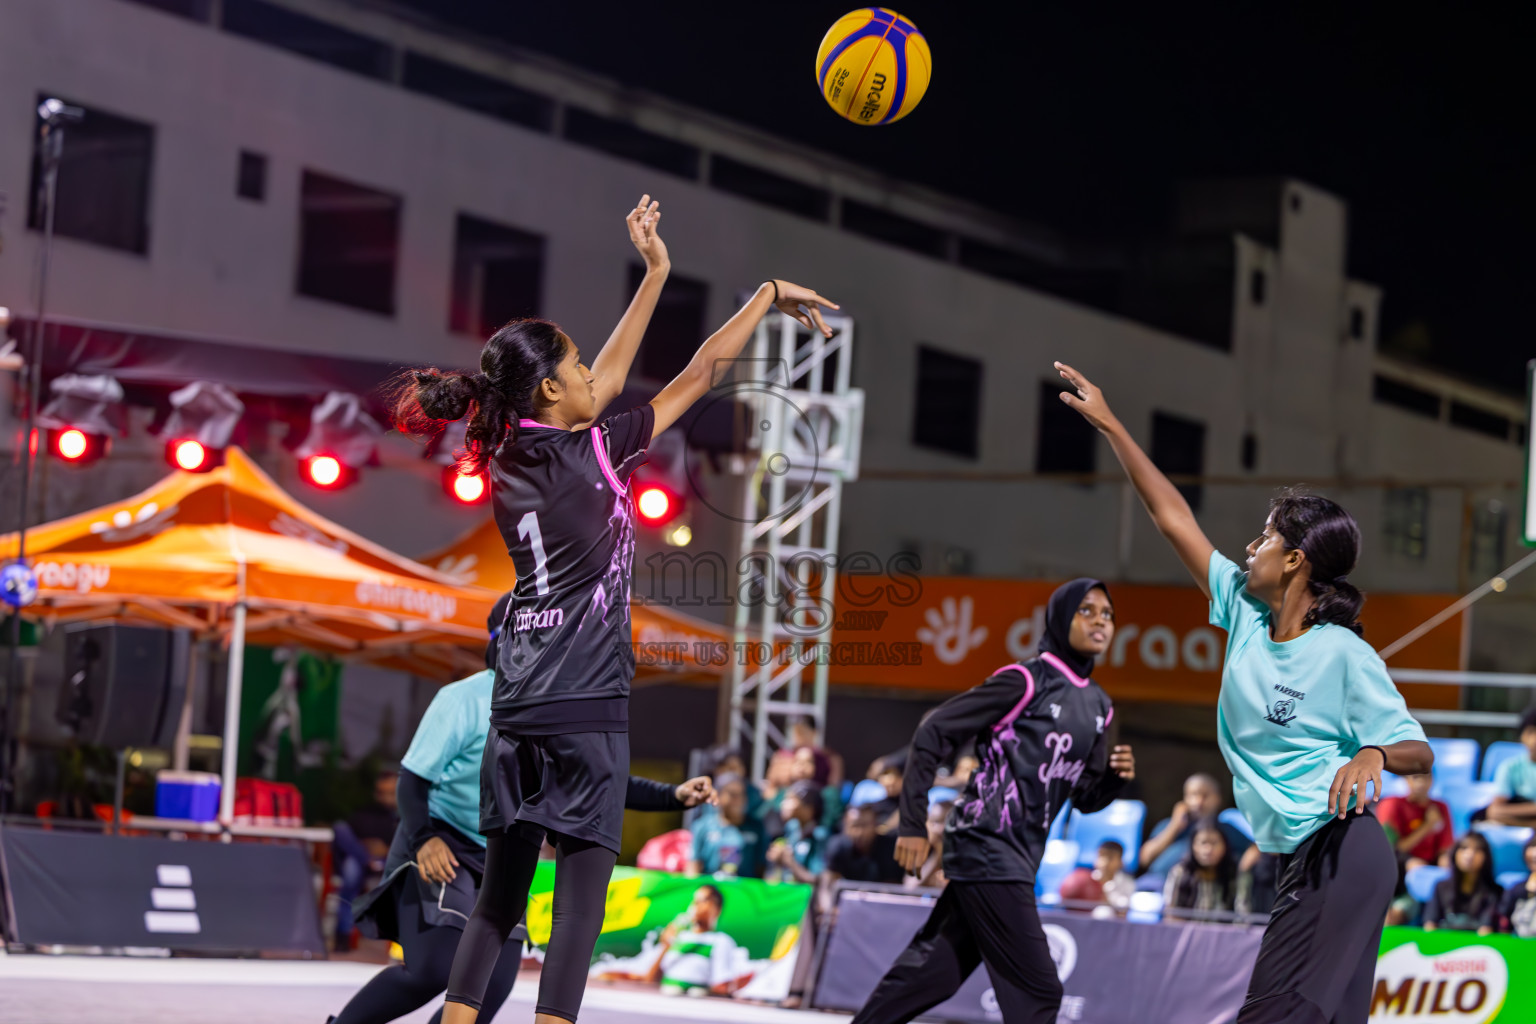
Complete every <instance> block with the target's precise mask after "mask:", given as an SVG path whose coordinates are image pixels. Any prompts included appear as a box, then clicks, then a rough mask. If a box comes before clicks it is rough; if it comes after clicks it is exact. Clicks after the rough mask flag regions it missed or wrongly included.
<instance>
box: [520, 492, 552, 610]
mask: <svg viewBox="0 0 1536 1024" xmlns="http://www.w3.org/2000/svg"><path fill="white" fill-rule="evenodd" d="M517 536H518V538H519V539H521V540H526V541H527V542H528V545H529V546H530V547H531V548H533V581H534V583H535V584H536V585H537V588H538V592H539V596H541V597H542V596H543V595H545V594H547V593H549V559H548V558H547V557H546V556H545V554H544V534H542V533H540V532H539V514H538V513H537V512H529V513H527V514H526V515H524V516H523V518H521V519H519V520H518V521H517Z"/></svg>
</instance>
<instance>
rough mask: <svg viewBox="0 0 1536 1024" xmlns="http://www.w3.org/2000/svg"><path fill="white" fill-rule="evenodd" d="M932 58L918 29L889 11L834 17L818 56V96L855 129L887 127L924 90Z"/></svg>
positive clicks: (874, 9) (864, 9)
mask: <svg viewBox="0 0 1536 1024" xmlns="http://www.w3.org/2000/svg"><path fill="white" fill-rule="evenodd" d="M932 69H933V58H932V57H931V56H930V54H929V53H928V40H926V39H924V38H923V36H922V33H920V32H918V30H917V26H916V25H914V24H912V23H911V22H910V21H908V20H907V19H906V18H903V17H902V16H901V15H899V14H897V13H896V12H895V11H893V10H891V9H890V8H888V7H861V8H860V9H859V10H857V11H850V12H849V13H847V14H845V15H843V16H842V17H841V18H838V19H837V21H836V23H834V24H833V26H832V27H831V28H830V29H828V30H827V34H826V36H825V37H823V38H822V40H821V49H819V50H817V51H816V82H817V84H819V85H820V86H821V95H822V96H823V97H824V98H825V99H826V101H827V103H828V104H830V105H831V107H832V109H833V110H835V111H837V112H838V113H839V114H841V115H842V116H843V117H846V118H847V119H848V120H850V121H852V122H853V123H854V124H890V123H891V122H892V121H900V120H901V119H902V118H903V117H906V116H907V115H908V114H910V113H911V112H912V108H913V107H915V106H917V104H918V102H919V101H920V100H921V99H922V98H923V93H925V92H927V91H928V78H929V76H930V75H931V74H932Z"/></svg>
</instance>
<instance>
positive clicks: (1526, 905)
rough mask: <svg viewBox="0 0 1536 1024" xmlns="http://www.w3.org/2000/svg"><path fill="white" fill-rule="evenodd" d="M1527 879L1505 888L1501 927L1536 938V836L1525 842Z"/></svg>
mask: <svg viewBox="0 0 1536 1024" xmlns="http://www.w3.org/2000/svg"><path fill="white" fill-rule="evenodd" d="M1525 869H1526V870H1527V871H1529V872H1530V874H1528V875H1527V876H1526V877H1525V881H1523V882H1516V883H1515V884H1514V885H1512V886H1510V887H1509V888H1508V889H1505V890H1504V898H1503V899H1501V900H1499V927H1500V928H1502V929H1503V930H1504V931H1506V932H1509V933H1510V934H1512V935H1518V936H1520V938H1522V939H1536V836H1532V837H1531V841H1530V842H1528V843H1526V844H1525Z"/></svg>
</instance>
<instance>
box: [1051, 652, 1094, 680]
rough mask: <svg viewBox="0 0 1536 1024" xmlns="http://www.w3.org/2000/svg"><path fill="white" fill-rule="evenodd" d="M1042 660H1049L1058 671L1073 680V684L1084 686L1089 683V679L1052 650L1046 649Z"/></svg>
mask: <svg viewBox="0 0 1536 1024" xmlns="http://www.w3.org/2000/svg"><path fill="white" fill-rule="evenodd" d="M1040 660H1041V661H1045V662H1049V663H1050V665H1051V666H1052V667H1053V668H1055V669H1056V671H1058V672H1060V673H1061V674H1062V675H1064V676H1066V677H1067V678H1068V679H1070V680H1072V685H1073V686H1077V687H1083V686H1087V685H1088V680H1086V679H1084V678H1083V677H1082V676H1080V675H1078V674H1077V673H1076V672H1073V671H1072V670H1071V669H1069V668H1067V663H1066V662H1064V661H1062V660H1061V659H1060V658H1058V657H1056V655H1054V654H1052V653H1051V652H1050V651H1045V652H1044V653H1042V654H1041V655H1040Z"/></svg>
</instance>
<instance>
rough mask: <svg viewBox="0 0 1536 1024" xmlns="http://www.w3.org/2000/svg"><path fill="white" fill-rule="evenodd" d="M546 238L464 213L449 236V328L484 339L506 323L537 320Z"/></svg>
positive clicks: (542, 280) (460, 215)
mask: <svg viewBox="0 0 1536 1024" xmlns="http://www.w3.org/2000/svg"><path fill="white" fill-rule="evenodd" d="M543 282H544V238H543V236H542V235H535V234H533V233H532V232H529V231H519V230H518V229H517V228H509V227H507V226H505V225H503V224H495V223H492V222H491V221H488V220H481V219H480V218H479V217H471V216H469V215H468V214H466V213H461V214H459V219H458V222H457V224H456V225H455V227H454V233H453V288H452V292H451V294H450V295H449V298H448V329H449V330H450V331H456V332H458V333H460V334H472V335H474V336H475V337H477V338H485V337H488V336H489V335H490V334H491V333H492V332H494V331H495V330H496V329H497V328H498V327H500V326H501V325H502V324H504V323H506V322H507V321H508V320H515V319H517V318H518V317H527V316H538V315H539V296H540V294H541V293H542V288H543Z"/></svg>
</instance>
